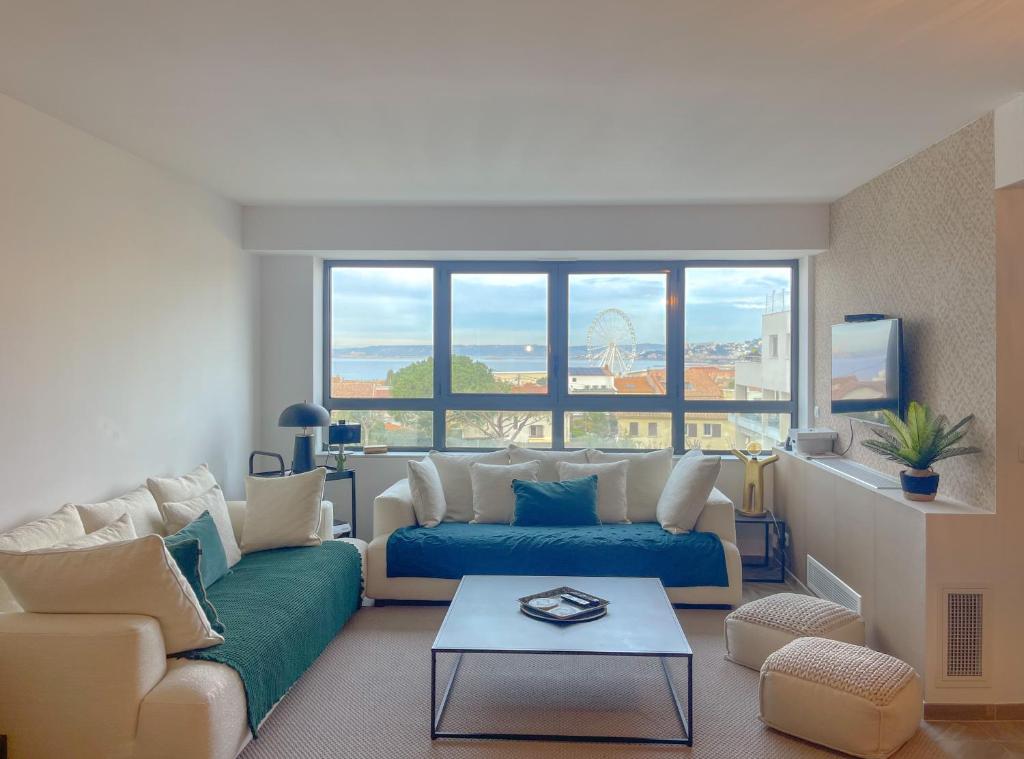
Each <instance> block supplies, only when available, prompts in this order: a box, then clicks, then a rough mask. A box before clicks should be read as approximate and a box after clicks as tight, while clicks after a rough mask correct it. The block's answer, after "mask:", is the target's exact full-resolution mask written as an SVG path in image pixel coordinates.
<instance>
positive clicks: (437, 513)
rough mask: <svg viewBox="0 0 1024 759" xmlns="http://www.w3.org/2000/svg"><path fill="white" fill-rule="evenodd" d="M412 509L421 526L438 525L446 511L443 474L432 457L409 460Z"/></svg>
mask: <svg viewBox="0 0 1024 759" xmlns="http://www.w3.org/2000/svg"><path fill="white" fill-rule="evenodd" d="M409 490H410V491H411V492H412V510H413V511H414V512H415V514H416V521H417V522H418V523H419V525H420V527H437V526H438V525H439V524H440V523H441V520H443V519H444V514H445V511H446V507H445V502H444V487H443V486H442V485H441V475H439V474H438V473H437V467H436V466H434V462H432V461H431V460H430V459H423V461H410V462H409Z"/></svg>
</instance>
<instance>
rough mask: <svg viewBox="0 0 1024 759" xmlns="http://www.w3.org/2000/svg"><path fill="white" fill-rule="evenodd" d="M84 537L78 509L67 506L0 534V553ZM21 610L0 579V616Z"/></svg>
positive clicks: (34, 548)
mask: <svg viewBox="0 0 1024 759" xmlns="http://www.w3.org/2000/svg"><path fill="white" fill-rule="evenodd" d="M84 536H85V527H84V526H83V525H82V518H81V516H79V514H78V510H77V509H76V508H75V507H74V506H72V505H70V504H68V505H65V506H61V507H60V508H59V509H57V511H55V512H54V513H53V514H50V515H49V516H45V517H42V518H40V519H36V520H34V521H32V522H29V523H27V524H23V525H21V526H20V527H15V528H14V529H13V530H10V531H8V532H5V533H3V534H0V551H34V550H36V549H38V548H49V547H50V546H52V545H56V544H57V543H68V542H71V541H72V540H77V539H78V538H81V537H84ZM20 609H21V607H20V606H19V605H18V602H17V601H15V600H14V596H13V595H12V594H11V592H10V590H8V588H7V585H5V584H4V580H3V576H0V613H3V612H8V611H19V610H20Z"/></svg>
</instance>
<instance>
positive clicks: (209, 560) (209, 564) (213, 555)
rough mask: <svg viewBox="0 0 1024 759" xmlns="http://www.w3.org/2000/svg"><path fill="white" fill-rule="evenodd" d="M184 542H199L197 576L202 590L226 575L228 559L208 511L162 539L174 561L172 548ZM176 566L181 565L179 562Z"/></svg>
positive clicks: (215, 525)
mask: <svg viewBox="0 0 1024 759" xmlns="http://www.w3.org/2000/svg"><path fill="white" fill-rule="evenodd" d="M186 540H196V541H198V542H199V551H200V553H201V555H202V558H201V559H200V562H199V574H200V576H201V578H202V581H203V587H204V588H208V587H210V586H211V585H213V584H214V583H215V582H217V580H219V579H220V578H221V577H223V576H224V575H226V574H227V573H228V557H227V555H226V554H225V553H224V543H223V542H222V541H221V539H220V533H219V532H218V531H217V524H216V522H214V521H213V517H212V516H210V512H209V511H204V512H203V513H202V514H200V515H199V516H198V517H196V518H195V519H194V520H193V521H192V522H190V523H189V524H187V525H185V526H184V527H182V528H181V529H180V530H178V531H177V532H176V533H174V534H173V535H168V536H167V537H166V538H164V542H165V543H166V544H167V548H168V550H170V552H171V555H172V556H174V558H175V559H176V560H177V558H178V557H177V556H175V554H174V546H175V545H177V544H178V543H183V542H185V541H186ZM178 565H179V566H180V565H181V562H180V561H179V562H178ZM186 577H187V573H186Z"/></svg>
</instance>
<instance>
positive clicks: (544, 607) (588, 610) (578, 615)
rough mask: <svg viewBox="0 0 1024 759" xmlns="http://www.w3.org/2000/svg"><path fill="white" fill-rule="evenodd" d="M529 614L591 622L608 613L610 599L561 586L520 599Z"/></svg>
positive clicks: (536, 617) (555, 619) (520, 603)
mask: <svg viewBox="0 0 1024 759" xmlns="http://www.w3.org/2000/svg"><path fill="white" fill-rule="evenodd" d="M519 608H520V610H521V611H522V612H523V613H524V614H526V615H527V616H530V617H533V618H534V619H542V620H544V621H545V622H589V621H590V620H592V619H599V618H600V617H603V616H604V615H605V614H607V613H608V601H606V600H605V599H603V598H599V597H597V596H595V595H591V594H590V593H584V592H583V591H581V590H576V589H575V588H569V587H561V588H552V589H551V590H545V591H544V592H542V593H534V594H533V595H530V596H523V597H522V598H520V599H519Z"/></svg>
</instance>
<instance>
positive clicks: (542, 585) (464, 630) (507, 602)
mask: <svg viewBox="0 0 1024 759" xmlns="http://www.w3.org/2000/svg"><path fill="white" fill-rule="evenodd" d="M563 585H566V586H569V587H573V588H577V589H579V590H581V591H584V592H586V593H591V594H593V595H596V596H600V597H602V598H605V599H607V600H608V601H609V602H610V603H609V606H608V613H607V615H605V616H604V617H601V618H600V619H596V620H594V621H591V622H579V623H575V624H558V623H551V622H543V621H539V620H536V619H533V618H531V617H528V616H527V615H526V614H524V613H523V612H522V611H520V609H519V602H518V599H519V598H520V597H522V596H527V595H530V594H533V593H540V592H543V591H545V590H548V589H550V588H557V587H559V586H563ZM438 654H454V655H455V656H456V659H455V663H454V666H453V667H452V670H451V675H450V676H449V678H448V684H447V686H446V687H445V689H444V693H443V694H442V695H441V697H440V700H438V698H437V660H438ZM469 654H558V655H563V656H566V655H575V656H637V657H657V658H658V659H659V660H660V662H661V669H662V672H663V673H664V675H665V682H666V684H667V686H668V695H669V696H670V697H671V699H672V705H673V707H674V709H675V714H676V716H677V717H678V718H679V725H680V727H681V728H682V734H681V736H679V737H654V736H610V735H575V734H571V735H564V734H536V733H495V732H449V731H445V730H442V729H441V722H442V720H443V719H444V715H445V708H446V707H447V705H448V700H449V696H450V695H451V693H452V690H453V688H455V686H456V682H457V679H458V675H459V667H460V665H461V664H462V658H463V656H466V655H469ZM672 658H676V659H685V660H686V673H687V674H686V704H685V707H684V706H683V704H682V703H681V701H680V694H679V693H678V692H677V690H676V687H675V685H674V684H673V682H672V677H671V673H670V672H669V667H668V660H669V659H672ZM692 725H693V651H692V649H691V648H690V644H689V643H688V642H687V640H686V635H685V634H684V633H683V629H682V627H680V625H679V620H678V618H677V617H676V614H675V610H674V609H673V607H672V604H671V603H670V602H669V600H668V596H667V595H666V593H665V588H664V586H663V585H662V584H661V580H658V579H656V578H637V577H538V576H503V575H467V576H466V577H464V578H463V579H462V582H460V583H459V588H458V590H457V591H456V593H455V597H454V598H453V599H452V602H451V605H450V606H449V608H448V613H447V614H446V615H445V618H444V622H443V623H442V624H441V629H440V630H439V631H438V633H437V637H436V638H435V639H434V644H433V645H432V646H431V648H430V737H431V738H432V739H436V738H497V739H504V740H537V741H541V740H543V741H593V742H601V743H610V742H623V743H671V744H681V745H686V746H692V745H693V731H692Z"/></svg>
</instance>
